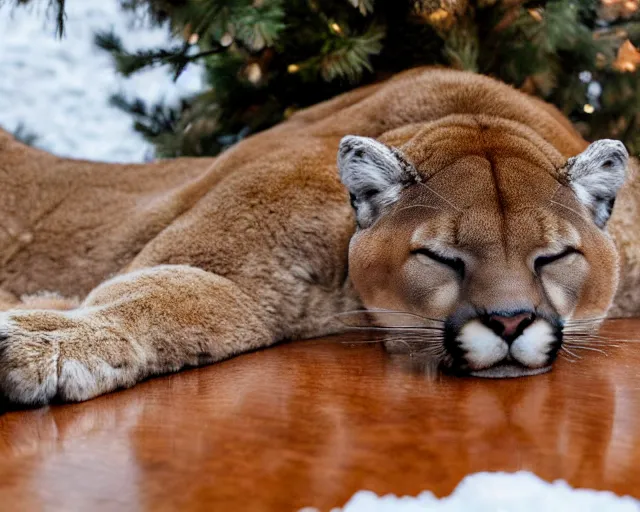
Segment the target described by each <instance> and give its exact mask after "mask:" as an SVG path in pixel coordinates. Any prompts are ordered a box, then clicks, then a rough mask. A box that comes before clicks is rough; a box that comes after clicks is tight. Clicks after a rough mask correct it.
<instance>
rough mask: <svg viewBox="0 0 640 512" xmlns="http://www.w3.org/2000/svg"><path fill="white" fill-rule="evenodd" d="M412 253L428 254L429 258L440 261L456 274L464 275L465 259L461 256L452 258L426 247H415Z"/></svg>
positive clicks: (461, 276)
mask: <svg viewBox="0 0 640 512" xmlns="http://www.w3.org/2000/svg"><path fill="white" fill-rule="evenodd" d="M411 254H416V255H418V254H421V255H423V256H426V257H427V258H429V259H431V260H433V261H435V262H437V263H440V264H441V265H446V266H447V267H449V268H450V269H452V270H453V271H454V272H455V273H456V274H458V275H459V276H460V278H463V277H464V261H462V260H461V259H460V258H450V257H447V256H443V255H442V254H438V253H436V252H434V251H431V250H430V249H425V248H420V249H414V250H413V251H411Z"/></svg>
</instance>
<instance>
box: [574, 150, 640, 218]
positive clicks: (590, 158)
mask: <svg viewBox="0 0 640 512" xmlns="http://www.w3.org/2000/svg"><path fill="white" fill-rule="evenodd" d="M628 162H629V153H628V152H627V150H626V148H625V147H624V144H622V142H620V141H617V140H611V139H602V140H598V141H596V142H594V143H592V144H590V145H589V147H587V149H585V150H584V151H583V152H582V153H580V154H579V155H577V156H574V157H572V158H569V160H567V164H566V179H567V181H568V183H569V186H570V187H571V188H572V189H573V191H574V192H575V194H576V195H577V196H578V199H580V201H582V203H583V204H584V205H586V206H587V208H589V210H590V211H591V214H592V215H593V220H594V222H595V223H596V225H597V226H598V227H600V228H604V226H605V225H606V223H607V221H608V220H609V217H610V216H611V211H612V210H613V205H614V203H615V200H616V194H617V193H618V190H620V187H621V186H622V184H623V183H624V180H625V177H626V174H627V164H628Z"/></svg>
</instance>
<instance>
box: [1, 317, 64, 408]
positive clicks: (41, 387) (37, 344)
mask: <svg viewBox="0 0 640 512" xmlns="http://www.w3.org/2000/svg"><path fill="white" fill-rule="evenodd" d="M54 332H55V331H51V330H49V331H46V330H45V331H35V332H34V331H31V330H29V329H28V328H25V327H24V326H22V325H21V323H20V321H19V319H18V318H15V317H14V315H12V314H11V313H0V395H1V396H3V397H4V398H6V399H7V400H9V401H10V402H12V403H15V404H20V405H44V404H48V403H49V402H50V401H51V400H52V399H53V398H54V397H55V396H56V393H57V388H58V356H59V352H60V347H59V343H58V341H57V340H56V339H55V335H54Z"/></svg>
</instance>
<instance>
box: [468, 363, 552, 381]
mask: <svg viewBox="0 0 640 512" xmlns="http://www.w3.org/2000/svg"><path fill="white" fill-rule="evenodd" d="M550 370H551V366H543V367H542V368H525V367H524V366H520V365H519V364H510V363H505V364H499V365H497V366H493V367H492V368H485V369H484V370H477V371H473V372H471V375H472V376H474V377H482V378H483V379H513V378H515V377H527V376H529V375H540V374H541V373H547V372H548V371H550Z"/></svg>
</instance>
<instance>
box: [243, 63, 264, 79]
mask: <svg viewBox="0 0 640 512" xmlns="http://www.w3.org/2000/svg"><path fill="white" fill-rule="evenodd" d="M245 73H246V74H247V78H248V79H249V81H250V82H251V83H252V84H257V83H258V82H259V81H260V79H261V78H262V70H261V69H260V65H259V64H258V63H257V62H253V63H252V64H249V65H248V66H247V67H246V69H245Z"/></svg>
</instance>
